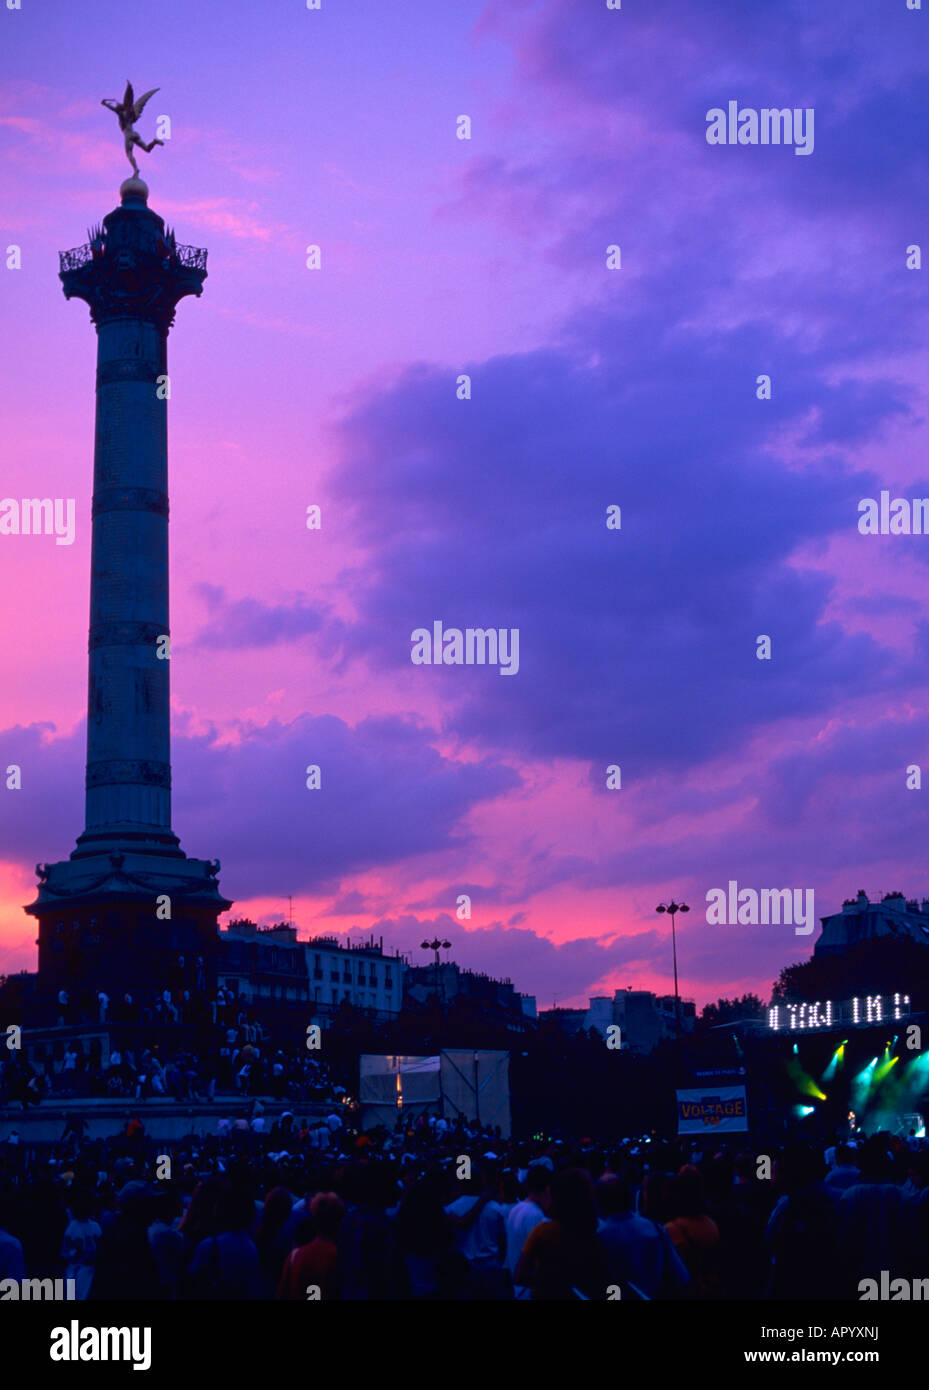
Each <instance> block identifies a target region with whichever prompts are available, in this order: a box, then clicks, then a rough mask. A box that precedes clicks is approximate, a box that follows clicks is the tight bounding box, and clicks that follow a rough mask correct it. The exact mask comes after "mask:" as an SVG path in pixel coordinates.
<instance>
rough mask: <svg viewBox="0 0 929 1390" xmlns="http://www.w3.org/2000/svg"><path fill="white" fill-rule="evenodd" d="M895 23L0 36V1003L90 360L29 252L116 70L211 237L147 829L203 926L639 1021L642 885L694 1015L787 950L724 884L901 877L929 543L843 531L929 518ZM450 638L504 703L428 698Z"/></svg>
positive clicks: (660, 8)
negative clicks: (18, 518)
mask: <svg viewBox="0 0 929 1390" xmlns="http://www.w3.org/2000/svg"><path fill="white" fill-rule="evenodd" d="M927 24H929V13H923V12H921V11H908V10H907V9H906V7H905V3H904V0H894V2H893V3H888V4H884V5H882V6H875V5H873V4H872V3H863V0H820V3H818V4H817V5H815V6H810V5H809V3H808V0H797V2H796V3H790V0H786V2H784V3H779V4H774V5H770V6H767V5H766V6H759V5H754V6H749V7H746V5H745V4H744V0H715V3H712V2H711V3H707V4H702V5H699V6H696V5H694V4H693V3H686V2H685V0H663V2H660V3H649V4H645V3H644V0H638V2H637V0H626V3H624V5H623V8H622V10H621V11H609V10H607V9H606V6H605V3H599V4H598V3H594V0H587V3H579V2H578V0H540V2H537V3H534V2H533V0H493V2H492V3H491V4H488V5H484V4H480V3H476V2H475V3H467V0H465V3H458V4H455V5H443V4H436V3H435V0H403V3H402V4H400V3H392V4H384V3H382V0H352V3H351V4H350V5H345V4H340V3H337V0H323V8H322V10H321V11H319V12H313V11H307V10H306V9H305V8H304V7H303V6H302V4H301V3H298V0H290V3H277V4H275V5H274V6H267V5H265V6H262V5H251V4H247V3H245V0H236V2H235V3H222V4H220V3H218V2H217V0H199V3H198V4H197V5H196V6H191V5H189V4H186V3H185V4H181V3H178V0H167V3H164V4H162V5H161V6H159V7H158V9H157V14H154V13H153V12H152V11H151V10H150V9H148V8H146V7H144V6H141V7H132V8H130V9H129V10H128V12H127V10H126V7H125V6H123V5H121V4H117V3H115V0H97V3H95V5H94V6H93V7H91V8H90V9H88V8H87V7H85V6H74V5H66V4H64V3H60V0H59V3H58V4H56V5H53V6H45V5H38V4H35V3H33V2H32V0H23V9H22V10H21V11H18V12H17V11H14V12H9V11H7V10H6V9H5V8H4V9H0V29H2V33H0V77H2V83H0V161H2V165H0V167H2V188H3V198H2V202H0V252H2V254H0V297H2V298H0V303H2V309H3V319H4V324H5V327H6V331H5V333H4V334H2V335H0V372H2V380H3V383H4V390H3V392H2V393H0V437H2V439H3V441H4V448H3V468H2V483H0V494H2V495H3V496H9V497H14V498H20V497H26V496H49V497H74V498H75V499H76V503H77V519H78V520H77V538H76V541H75V543H74V544H73V545H72V546H57V545H56V544H55V543H54V541H53V540H52V538H50V537H34V536H29V537H23V536H0V592H2V594H3V595H4V601H3V608H2V620H0V632H2V644H3V647H2V650H3V674H4V679H3V681H2V685H0V766H2V768H4V769H5V768H6V766H7V765H9V764H11V763H17V764H19V765H21V767H22V769H23V788H22V790H21V791H15V792H14V791H8V790H6V789H5V788H4V787H3V786H2V785H0V944H2V947H3V949H2V951H0V970H2V969H4V968H7V969H17V968H19V969H21V968H32V967H33V965H34V948H33V945H32V941H33V938H34V923H32V921H31V920H30V919H28V918H26V917H25V915H24V914H23V912H22V904H23V903H24V902H27V901H29V900H30V898H31V897H32V895H33V884H34V876H33V865H34V864H35V862H36V860H38V859H49V860H52V859H56V858H63V857H66V856H67V854H68V853H69V852H70V850H71V848H72V847H73V842H74V838H75V836H76V835H77V833H78V832H79V831H80V829H81V828H82V804H83V798H82V773H83V757H84V748H83V739H84V728H83V711H84V700H85V692H86V626H87V599H88V582H89V557H90V521H89V517H90V492H91V484H92V451H93V379H94V378H93V373H94V354H95V342H94V334H93V330H92V327H91V325H90V323H89V320H88V315H87V312H86V308H85V307H84V306H83V305H82V304H80V303H79V302H77V301H75V302H73V303H70V304H68V303H66V301H65V300H64V297H63V295H62V293H61V288H60V283H59V281H58V279H57V252H58V250H59V249H64V248H68V247H71V246H76V245H78V244H80V243H81V242H83V241H84V240H85V239H86V229H87V227H88V226H89V225H91V224H93V223H95V222H98V221H99V220H100V219H101V218H102V216H103V215H104V213H106V212H108V211H109V210H110V209H112V208H113V207H114V206H115V204H116V203H117V201H118V197H117V190H118V185H119V183H120V181H121V180H122V179H123V178H124V177H125V176H126V175H127V174H128V173H129V166H128V164H127V163H126V161H125V158H124V156H123V154H122V150H121V144H120V141H119V137H118V130H117V126H116V120H115V118H114V117H113V116H112V115H111V114H110V113H108V112H106V111H105V110H104V109H103V108H102V107H101V106H100V104H99V103H100V98H101V97H103V96H108V97H119V96H121V94H122V88H123V85H124V83H125V80H126V77H127V76H130V77H131V78H132V80H133V82H134V84H135V87H136V91H137V93H138V92H141V91H144V90H146V89H147V88H148V87H150V86H153V85H155V84H160V86H161V90H160V91H159V92H158V93H157V95H156V96H155V97H153V98H152V100H151V101H150V103H149V105H148V107H147V108H146V110H145V113H144V114H143V116H142V118H141V120H140V122H139V130H140V133H142V134H143V136H144V137H145V138H150V137H151V135H153V134H154V133H155V124H156V120H157V118H158V117H159V116H162V115H167V116H169V117H170V119H171V123H172V134H171V139H170V141H169V142H168V143H167V145H166V146H165V148H163V149H156V150H155V151H154V152H153V153H152V154H151V155H145V154H142V155H140V156H139V158H140V162H141V163H142V172H143V176H144V177H145V178H146V180H147V181H148V183H149V185H150V188H151V198H150V203H151V206H152V207H153V208H154V209H155V210H156V211H157V212H159V213H161V214H162V215H163V216H164V217H165V218H166V220H167V221H168V222H169V223H170V224H171V225H173V226H175V227H176V229H177V234H178V238H179V240H182V241H187V242H190V243H193V244H195V245H199V246H206V247H208V249H209V272H210V273H209V278H208V280H207V282H206V287H205V291H204V295H203V298H202V299H201V300H199V301H193V300H187V301H184V302H183V303H182V304H181V305H180V307H179V311H178V321H177V325H176V327H175V329H174V331H173V333H172V336H171V339H170V343H169V361H170V370H171V379H172V399H171V406H170V451H171V457H170V472H171V505H172V513H171V518H172V524H171V533H172V541H171V543H172V633H173V639H172V683H173V693H172V698H173V713H174V751H173V759H174V786H175V795H174V808H175V811H174V820H175V829H176V830H177V831H178V833H179V834H180V835H181V838H182V844H183V846H184V848H185V849H186V850H187V852H188V853H190V854H194V855H200V856H206V857H211V856H218V857H219V858H220V859H221V860H222V864H223V868H222V874H221V883H222V888H223V890H224V892H225V893H226V894H227V896H229V897H232V898H234V899H235V900H236V907H235V910H234V912H235V914H236V915H244V914H246V913H247V914H249V915H252V916H254V917H256V918H258V919H259V920H260V921H263V922H269V921H272V920H277V919H280V917H282V916H284V915H286V912H287V896H288V894H292V895H293V899H294V918H295V920H296V922H297V923H298V925H299V926H300V927H301V929H302V930H303V931H304V933H310V932H313V933H315V932H321V931H330V932H331V931H335V932H340V933H342V932H347V931H349V930H352V931H354V930H356V929H359V930H363V931H365V932H367V931H369V930H371V929H372V928H373V930H374V931H375V932H376V933H377V934H379V935H381V934H382V935H383V936H384V938H385V944H387V945H390V946H392V947H393V946H396V947H399V948H401V949H403V950H408V949H409V950H413V951H414V954H415V956H416V957H417V958H418V957H420V956H422V957H423V958H424V959H425V953H423V952H422V951H420V950H419V942H420V941H421V940H422V939H423V936H424V933H425V934H429V935H431V934H432V933H433V932H434V931H438V932H439V933H441V934H447V935H448V936H449V938H450V939H451V940H453V941H454V943H455V949H454V952H453V954H454V956H455V957H456V958H457V959H458V960H460V961H461V962H462V963H463V964H465V965H468V966H470V967H472V968H476V969H482V970H486V971H489V972H490V973H493V974H497V975H509V976H510V977H511V978H512V979H513V980H514V982H515V983H516V985H517V987H518V988H519V989H521V990H522V991H524V992H527V993H535V994H537V995H538V996H539V1000H540V1003H542V1004H544V1005H549V1004H550V1003H551V1001H552V998H553V997H554V996H557V998H558V1002H559V1003H579V1002H583V1001H584V1000H585V999H586V998H587V996H588V995H589V994H591V993H605V992H608V991H612V989H613V988H616V987H619V986H624V985H627V984H633V985H636V986H640V987H647V988H654V989H659V990H667V989H669V988H670V981H669V975H670V942H669V939H668V929H667V927H666V925H665V923H666V921H667V919H666V918H659V917H656V916H655V914H654V907H655V905H656V904H657V903H658V902H659V901H661V900H662V899H666V898H668V897H670V896H671V895H672V894H673V895H675V896H676V897H678V899H681V898H682V897H683V898H684V899H685V900H686V901H687V902H689V903H690V904H691V907H692V909H693V910H692V911H691V913H690V914H689V916H688V917H687V918H686V919H684V920H683V921H682V923H681V928H680V931H679V940H678V947H679V962H680V970H681V988H682V992H683V993H684V994H685V995H686V996H688V997H695V998H696V999H697V1000H698V1001H699V1002H700V1003H703V1002H705V1001H706V1000H708V999H715V998H716V997H717V996H718V995H719V994H732V993H734V992H742V991H743V990H745V989H756V990H757V991H758V992H760V993H762V994H764V995H766V994H767V992H768V989H769V987H770V983H771V981H772V979H773V978H774V977H775V976H776V974H777V973H778V971H779V969H780V968H781V966H782V965H784V964H787V963H789V962H791V961H794V960H797V959H800V958H802V957H803V956H805V955H806V954H807V953H808V952H809V950H810V948H811V946H812V944H813V941H814V940H815V936H814V937H797V936H795V935H794V933H793V931H792V929H791V928H789V927H768V928H761V927H759V928H750V927H728V928H727V927H717V926H708V925H707V924H706V921H705V897H706V893H707V891H708V890H709V889H711V888H714V887H719V886H725V884H726V883H727V881H728V880H729V879H736V880H737V881H738V882H739V884H740V885H741V886H747V887H754V888H764V887H769V888H780V887H787V886H790V887H796V888H813V889H815V892H816V912H817V915H822V914H824V913H827V912H831V911H834V910H836V909H837V908H838V906H839V905H840V904H841V901H842V899H843V898H844V897H847V896H851V895H854V893H855V892H856V891H857V889H858V888H859V887H863V888H865V889H866V890H867V891H868V892H870V893H871V894H872V895H874V894H876V893H878V892H882V891H883V892H887V891H891V890H894V889H897V888H899V889H901V890H902V891H904V892H905V893H907V894H913V895H915V894H922V893H924V892H927V891H929V879H927V875H926V870H925V867H924V865H925V848H924V847H925V842H926V832H927V810H926V806H927V802H929V779H927V786H926V789H925V790H923V791H911V790H907V788H906V784H905V768H906V767H907V765H908V764H913V763H915V764H919V765H920V766H922V767H924V769H926V770H927V771H929V709H927V700H926V693H925V691H926V671H927V658H929V625H927V620H926V617H925V613H924V601H925V597H926V588H927V557H929V538H926V537H919V536H886V537H884V536H862V535H860V534H859V532H858V529H857V520H858V502H859V500H860V499H861V498H863V497H869V496H870V497H876V496H877V495H878V493H879V492H880V490H881V489H882V488H887V489H889V490H890V491H891V494H892V495H900V496H908V497H912V496H926V495H929V465H927V464H926V462H925V459H926V446H927V442H929V428H927V424H926V414H927V400H926V386H925V383H926V381H927V380H929V372H927V367H929V361H927V358H929V353H927V350H926V347H925V323H926V308H927V302H926V300H927V296H926V289H925V283H926V282H925V276H926V274H927V273H929V272H927V271H911V270H907V268H906V263H905V256H906V247H907V246H908V245H910V244H911V243H917V244H920V243H921V242H922V243H923V251H924V254H925V252H926V250H927V247H929V230H927V223H926V207H927V193H929V186H927V185H929V176H927V164H926V158H925V140H924V131H925V91H926V82H927V78H929V54H927V29H926V25H927ZM730 100H736V101H738V102H739V103H740V105H741V106H742V107H746V106H749V107H755V108H761V107H766V106H770V107H785V106H789V107H804V108H806V107H812V108H813V109H814V111H815V148H814V150H813V153H812V154H810V155H809V156H806V157H797V156H796V155H795V154H794V152H793V150H792V149H791V148H789V147H784V146H781V147H761V146H732V147H729V146H710V145H708V144H707V142H706V139H705V132H706V112H707V110H708V109H709V108H711V107H717V106H720V107H723V108H725V107H726V104H727V102H728V101H730ZM463 114H467V115H469V116H470V118H471V121H472V138H471V139H470V140H469V141H463V140H459V139H457V138H456V120H457V118H458V117H459V116H460V115H463ZM311 243H316V244H318V245H320V247H321V248H322V269H321V270H319V271H311V270H308V269H307V268H306V265H305V259H306V247H307V246H308V245H309V244H311ZM613 243H615V244H618V245H619V246H620V247H621V248H622V269H621V270H619V271H608V270H607V269H606V248H607V247H608V246H609V245H610V244H613ZM14 244H15V245H18V246H20V247H21V254H22V268H21V269H19V270H8V269H6V261H7V255H6V248H7V247H8V246H10V245H14ZM461 372H466V373H468V374H469V375H470V376H471V378H472V392H473V395H472V399H471V400H470V401H459V400H458V399H456V391H455V381H456V377H457V376H458V374H459V373H461ZM761 373H768V374H770V376H771V378H772V383H773V385H772V398H771V400H770V401H759V400H758V399H756V394H755V390H756V388H755V382H756V377H757V376H758V375H759V374H761ZM310 503H317V504H319V505H320V506H321V507H322V515H323V524H322V529H321V530H320V531H308V530H307V529H306V527H305V514H306V508H307V505H308V504H310ZM614 503H615V504H618V505H620V506H621V508H622V530H621V531H619V532H615V531H609V530H607V528H606V525H605V517H606V508H607V506H608V505H610V504H614ZM436 619H441V620H443V621H444V623H445V624H446V626H460V627H465V626H493V627H518V628H519V631H520V669H519V672H518V674H517V675H516V676H514V677H512V678H501V676H500V675H499V674H498V673H497V672H496V671H495V670H492V669H479V668H465V667H448V668H441V667H426V666H414V665H412V664H411V662H410V633H411V631H412V629H413V628H415V627H420V626H426V627H431V624H432V622H433V621H434V620H436ZM762 633H764V634H768V635H770V637H771V639H772V644H773V656H772V659H771V660H770V661H766V662H762V661H758V660H757V659H756V656H755V642H756V638H757V636H758V635H759V634H762ZM308 763H318V764H320V765H321V766H322V768H323V788H322V790H321V791H317V792H310V791H307V790H306V788H305V785H304V781H305V779H304V769H305V767H306V765H307V764H308ZM614 763H615V764H619V765H620V766H621V768H622V782H623V786H622V790H621V791H613V792H610V791H607V790H606V787H605V778H606V768H607V766H608V765H609V764H614ZM461 893H468V894H470V895H471V897H472V901H473V908H472V912H473V915H472V918H471V920H470V922H467V923H462V922H459V921H457V920H456V919H455V915H454V914H455V903H456V899H457V897H458V895H459V894H461Z"/></svg>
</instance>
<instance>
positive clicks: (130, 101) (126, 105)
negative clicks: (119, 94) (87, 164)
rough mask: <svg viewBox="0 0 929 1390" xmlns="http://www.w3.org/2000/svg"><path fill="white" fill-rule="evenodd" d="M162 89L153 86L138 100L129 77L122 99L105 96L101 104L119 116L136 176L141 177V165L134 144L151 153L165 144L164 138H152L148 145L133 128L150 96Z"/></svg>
mask: <svg viewBox="0 0 929 1390" xmlns="http://www.w3.org/2000/svg"><path fill="white" fill-rule="evenodd" d="M160 90H161V88H160V87H153V88H152V90H151V91H150V92H146V93H145V95H144V96H141V97H139V99H138V101H136V99H135V93H134V92H133V90H132V83H131V82H130V81H129V80H128V78H127V79H126V90H125V92H124V93H123V99H122V101H116V100H115V99H114V98H113V97H104V98H103V100H102V101H101V103H100V105H101V106H105V107H106V109H107V110H108V111H115V112H116V115H117V116H118V117H119V128H120V130H121V131H122V132H123V136H124V144H125V148H126V158H127V159H128V160H129V163H130V164H131V165H132V168H133V170H134V172H135V175H136V178H138V177H139V166H138V164H136V162H135V155H134V154H133V152H132V150H133V146H134V145H138V146H139V148H140V149H142V150H144V151H145V153H146V154H150V153H151V152H152V150H153V149H154V148H155V146H156V145H163V144H164V141H163V140H151V141H149V143H148V144H147V145H146V143H145V141H144V140H143V139H142V137H141V135H139V134H138V133H137V132H136V131H135V130H134V129H133V124H134V122H135V121H137V120H138V119H139V117H140V116H141V114H142V111H143V109H144V107H145V103H146V102H147V101H148V99H149V97H153V96H154V95H155V93H156V92H158V91H160Z"/></svg>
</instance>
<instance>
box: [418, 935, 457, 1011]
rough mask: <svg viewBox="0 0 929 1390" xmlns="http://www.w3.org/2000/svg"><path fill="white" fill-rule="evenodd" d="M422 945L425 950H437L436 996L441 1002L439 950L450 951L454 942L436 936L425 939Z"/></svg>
mask: <svg viewBox="0 0 929 1390" xmlns="http://www.w3.org/2000/svg"><path fill="white" fill-rule="evenodd" d="M422 945H423V950H424V951H435V992H436V998H437V999H438V1000H439V1002H440V1003H441V994H440V992H439V952H440V951H450V950H451V949H452V943H451V942H450V941H441V940H440V939H439V937H437V936H436V937H434V938H433V939H432V941H424V942H423V943H422Z"/></svg>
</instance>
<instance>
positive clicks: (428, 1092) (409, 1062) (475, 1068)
mask: <svg viewBox="0 0 929 1390" xmlns="http://www.w3.org/2000/svg"><path fill="white" fill-rule="evenodd" d="M360 1062H361V1065H360V1073H361V1075H360V1085H359V1092H358V1098H359V1101H360V1103H361V1127H362V1129H372V1128H373V1127H374V1126H375V1125H379V1124H383V1125H387V1127H388V1128H390V1129H392V1128H393V1127H394V1125H395V1124H396V1122H397V1117H398V1116H399V1115H401V1114H402V1115H403V1116H404V1118H410V1119H416V1118H417V1117H418V1116H419V1115H422V1114H429V1115H444V1116H445V1118H446V1119H448V1120H453V1121H454V1120H456V1119H459V1118H464V1119H467V1120H477V1121H478V1122H479V1123H480V1124H482V1125H499V1126H500V1133H501V1135H502V1136H503V1138H504V1139H508V1138H509V1137H510V1054H509V1053H508V1052H489V1051H474V1050H472V1049H470V1048H451V1049H446V1050H444V1051H443V1052H442V1053H441V1054H440V1055H439V1056H437V1057H399V1056H394V1057H382V1056H375V1055H373V1054H371V1053H365V1054H364V1055H363V1056H362V1057H361V1059H360Z"/></svg>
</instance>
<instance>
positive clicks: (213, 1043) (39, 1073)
mask: <svg viewBox="0 0 929 1390" xmlns="http://www.w3.org/2000/svg"><path fill="white" fill-rule="evenodd" d="M160 1036H161V1037H162V1038H164V1037H166V1036H167V1035H166V1034H165V1033H164V1032H163V1031H162V1032H161V1033H160ZM57 1051H58V1054H59V1055H56V1056H49V1057H47V1058H46V1059H45V1060H43V1061H41V1062H34V1063H33V1062H30V1061H27V1060H26V1059H25V1058H24V1057H23V1056H22V1054H21V1052H20V1051H17V1050H6V1049H4V1050H2V1051H0V1106H2V1105H6V1104H12V1103H19V1104H21V1105H22V1108H23V1109H24V1110H25V1109H27V1108H28V1107H29V1106H30V1105H37V1104H38V1103H39V1102H40V1101H41V1100H42V1099H43V1098H44V1097H50V1098H68V1097H77V1096H82V1097H92V1096H100V1097H110V1098H111V1099H132V1100H140V1099H147V1098H149V1097H163V1098H165V1099H167V1100H176V1101H182V1102H184V1101H194V1102H201V1101H213V1100H215V1099H217V1097H220V1096H223V1095H236V1096H242V1097H253V1096H265V1097H270V1098H272V1099H276V1100H289V1101H292V1102H294V1103H302V1102H305V1101H329V1100H334V1099H338V1098H339V1096H340V1095H341V1094H343V1093H344V1087H342V1086H340V1085H339V1083H338V1081H337V1080H336V1079H334V1078H333V1077H331V1076H330V1068H329V1066H328V1065H327V1064H326V1063H325V1062H321V1061H319V1060H318V1059H316V1058H314V1057H312V1056H311V1055H309V1054H304V1055H302V1056H301V1055H300V1054H299V1053H298V1052H296V1051H295V1050H294V1049H292V1048H288V1049H286V1050H285V1049H282V1048H273V1047H271V1046H269V1045H268V1043H267V1035H266V1034H265V1033H264V1032H263V1030H262V1029H261V1026H260V1024H257V1023H255V1024H252V1023H250V1022H245V1021H243V1020H242V1019H237V1020H236V1021H235V1022H230V1023H229V1024H228V1026H225V1027H223V1026H218V1027H217V1028H216V1029H214V1030H213V1031H212V1033H211V1035H210V1041H209V1043H208V1044H206V1045H204V1046H202V1047H201V1048H199V1049H197V1050H196V1051H195V1050H193V1049H192V1048H185V1047H179V1048H174V1049H170V1048H166V1047H164V1046H163V1045H162V1044H161V1043H156V1042H152V1043H151V1044H150V1045H141V1046H129V1045H126V1046H124V1047H122V1048H121V1049H120V1048H114V1049H113V1050H112V1051H110V1052H109V1053H108V1055H107V1056H106V1057H104V1056H103V1054H102V1052H101V1051H100V1050H99V1049H97V1050H92V1049H87V1050H85V1049H84V1047H83V1046H82V1045H81V1044H80V1043H78V1042H75V1041H69V1042H64V1043H62V1044H61V1045H60V1047H59V1048H58V1049H57Z"/></svg>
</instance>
